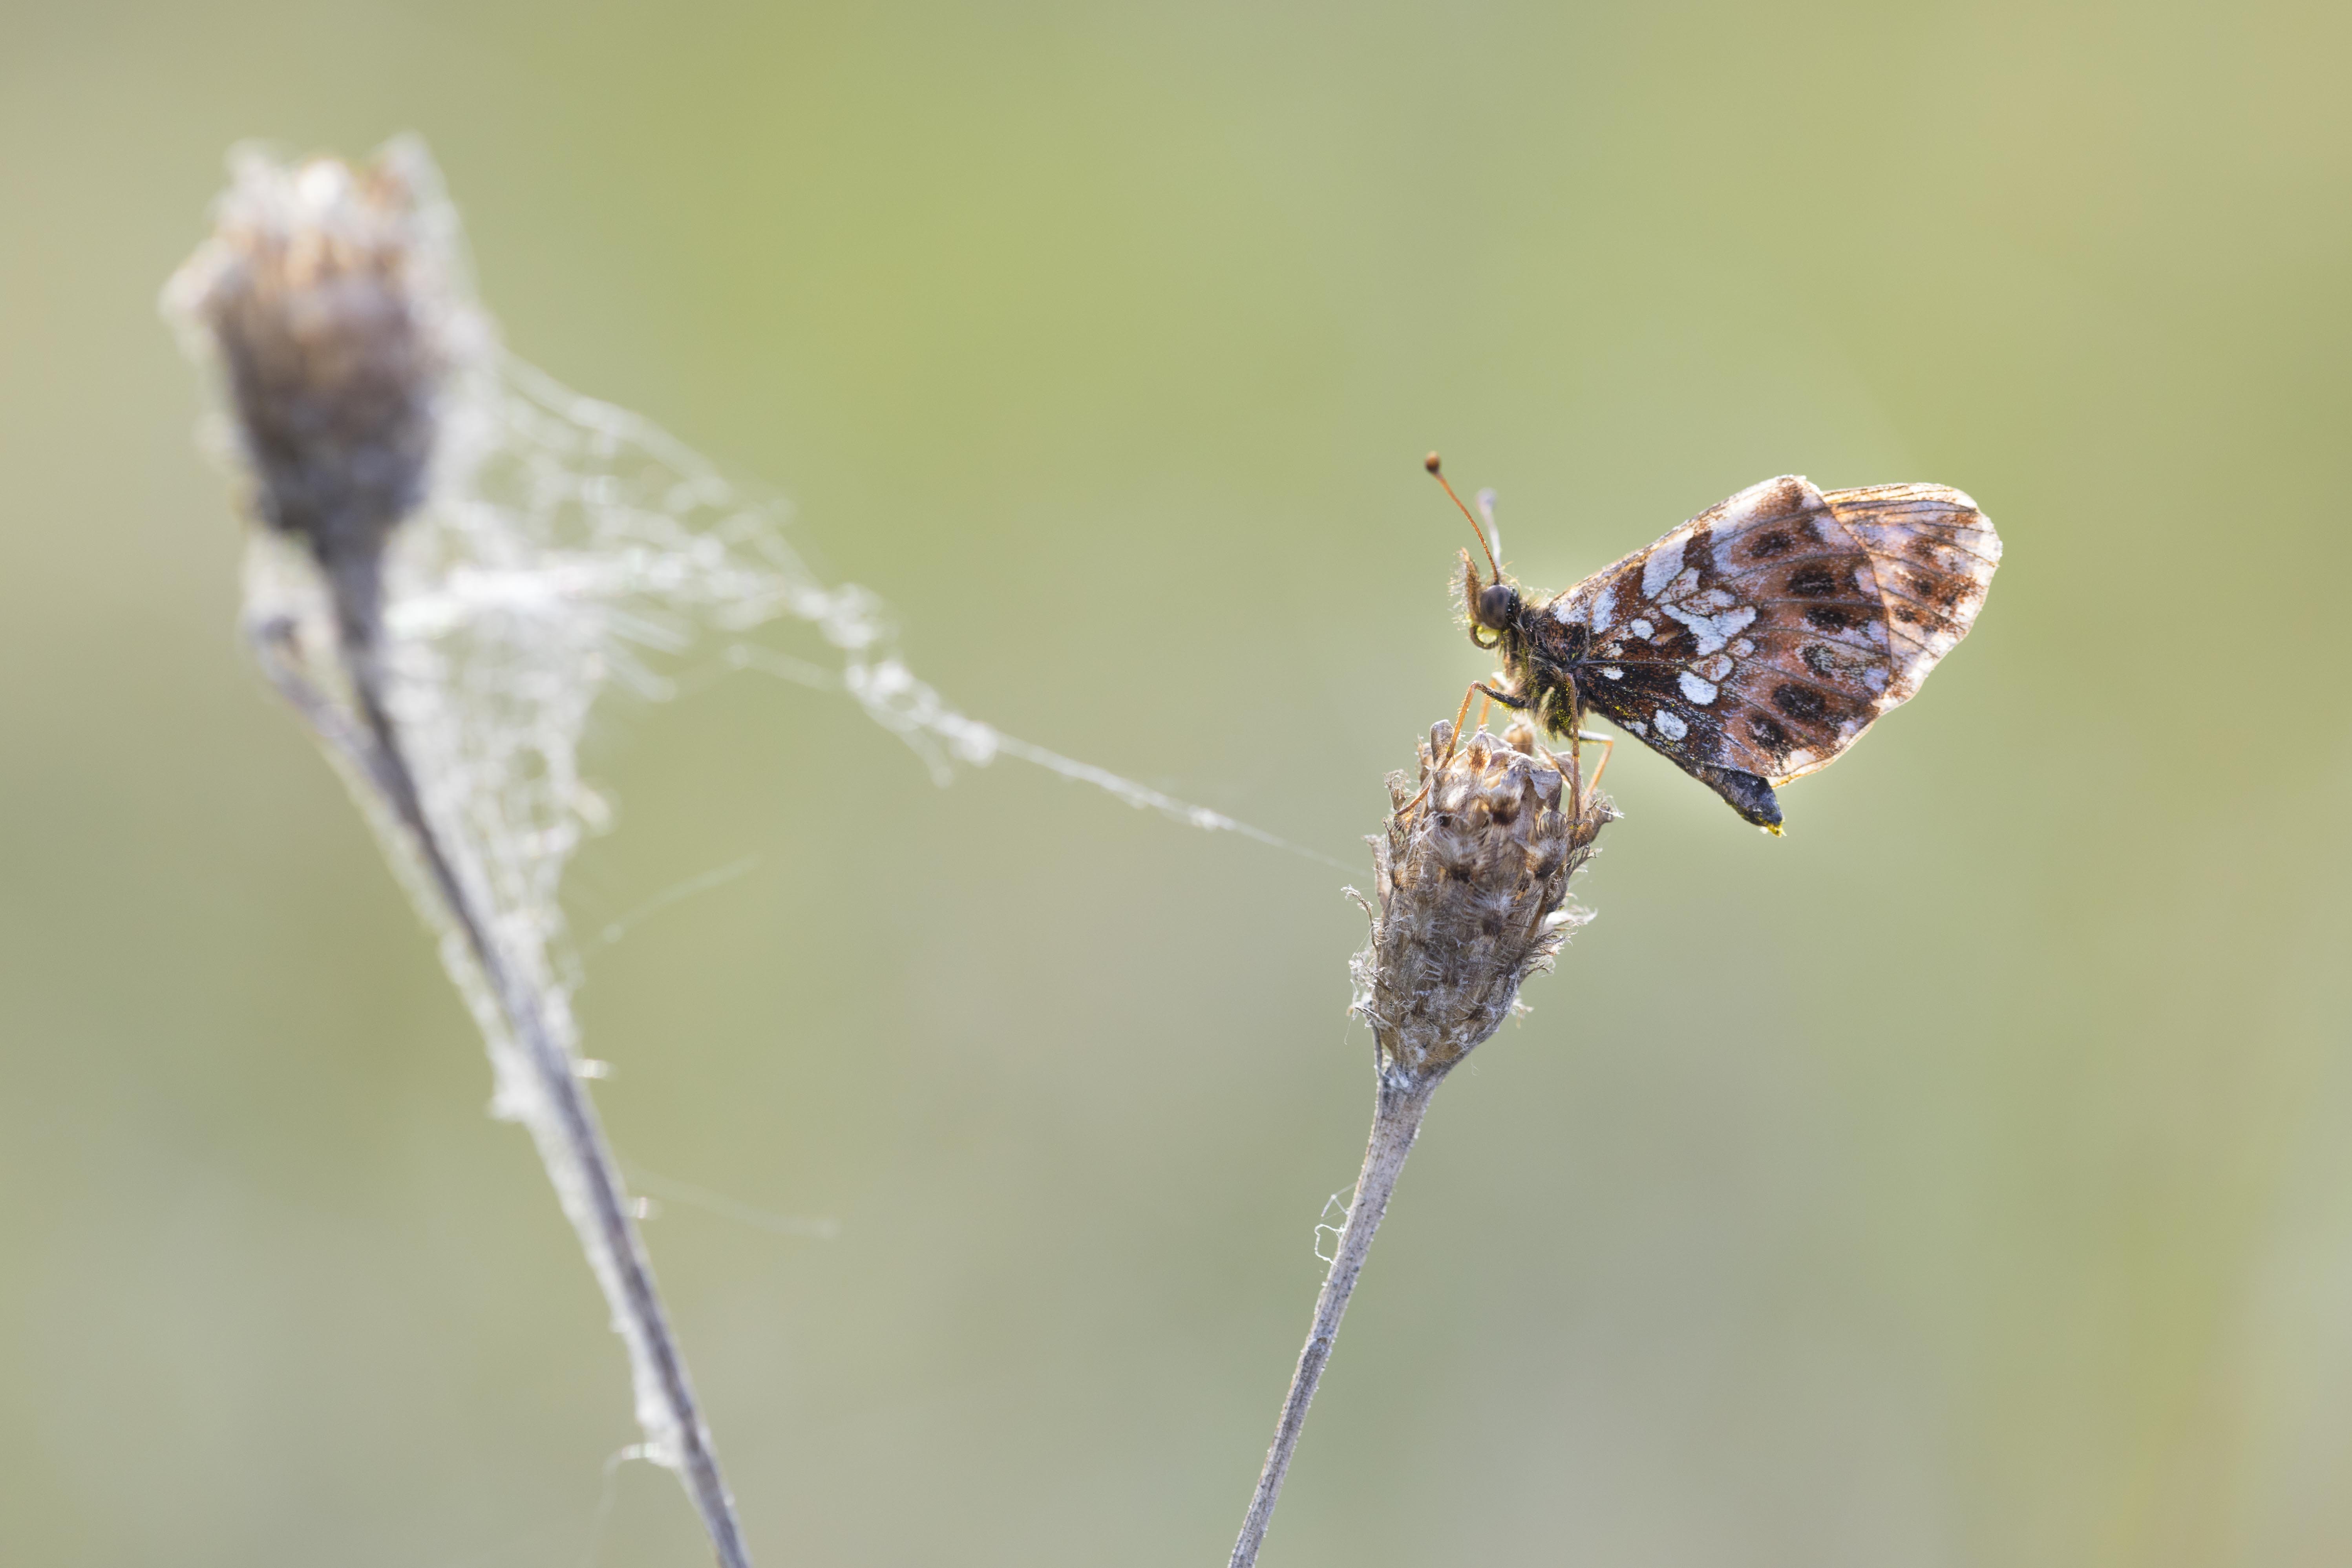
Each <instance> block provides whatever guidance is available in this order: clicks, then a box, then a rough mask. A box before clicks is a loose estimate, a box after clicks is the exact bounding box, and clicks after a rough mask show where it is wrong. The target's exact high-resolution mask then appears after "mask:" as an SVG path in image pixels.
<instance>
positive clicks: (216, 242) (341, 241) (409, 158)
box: [163, 142, 478, 629]
mask: <svg viewBox="0 0 2352 1568" xmlns="http://www.w3.org/2000/svg"><path fill="white" fill-rule="evenodd" d="M234 173H235V180H234V182H233V184H231V186H230V188H229V190H228V191H227V193H226V195H224V196H223V197H222V198H221V201H220V203H219V205H218V208H217V210H216V213H215V229H214V233H213V237H211V238H210V239H208V240H206V241H205V243H204V245H203V246H201V247H199V248H198V249H197V251H196V253H195V254H194V256H192V257H190V258H188V260H187V262H186V263H185V264H184V265H183V266H182V267H181V268H180V270H179V271H178V272H177V273H175V274H174V275H173V278H172V280H171V282H170V283H169V284H168V285H166V287H165V289H164V291H163V309H164V313H165V314H166V315H167V316H168V317H170V318H172V319H173V321H174V323H175V325H177V326H178V327H179V328H180V331H181V335H182V339H183V341H184V342H185V343H186V344H187V345H188V347H189V349H190V351H191V352H192V353H194V355H195V357H197V358H198V359H199V360H202V361H205V362H207V363H211V364H213V365H214V366H215V368H216V370H217V373H218V374H219V377H220V380H221V382H222V384H223V387H224V390H225V391H226V395H227V402H228V405H229V408H228V412H229V415H230V423H231V425H232V426H233V434H234V442H233V444H234V446H235V448H236V452H237V454H238V456H239V457H240V458H242V459H243V460H244V462H245V464H246V466H247V468H248V470H249V474H250V479H251V483H252V501H251V504H252V507H253V510H254V512H255V513H256V515H257V517H258V518H259V520H260V521H262V522H264V523H265V524H267V525H268V526H269V527H270V528H273V529H276V530H278V531H281V532H283V533H286V534H289V535H292V536H294V537H296V538H299V539H300V540H301V541H302V542H304V543H305V544H307V545H308V546H309V547H310V552H311V553H312V554H313V555H314V556H316V558H317V559H318V561H319V563H320V566H321V567H322V568H323V569H324V570H325V572H326V574H327V575H328V577H329V578H330V579H331V581H332V582H333V584H334V585H335V588H336V591H337V596H338V600H339V602H340V603H341V607H342V608H343V609H344V610H345V611H346V612H352V611H354V610H356V611H358V612H360V613H362V615H363V616H369V617H372V616H373V608H374V605H373V599H374V595H375V592H376V584H377V579H378V565H379V563H380V561H381V558H382V555H383V545H384V542H385V540H386V539H387V538H388V537H389V536H390V534H391V532H392V530H393V529H394V527H395V526H396V525H397V524H398V523H399V521H400V520H401V519H402V518H404V517H405V516H406V515H407V514H408V513H409V512H410V511H411V510H414V509H415V506H416V505H417V503H418V502H419V501H420V500H422V499H423V497H424V494H425V481H426V476H427V470H428V468H429V467H430V465H431V462H432V458H433V451H434V446H435V435H436V403H437V401H438V395H439V392H440V388H441V385H442V384H443V381H444V380H445V378H446V374H447V372H448V371H449V369H450V367H451V365H452V363H453V361H454V359H455V358H456V356H457V354H458V353H461V352H463V351H464V349H465V347H466V346H467V342H468V340H469V338H470V337H471V336H473V335H476V334H477V332H478V329H477V327H476V323H475V320H474V318H473V317H472V315H471V313H470V311H469V310H467V308H465V307H463V306H461V305H459V304H457V302H456V301H457V300H460V299H461V298H463V290H462V286H461V283H460V281H459V279H457V276H456V273H457V265H458V264H457V260H456V258H455V253H454V245H455V240H454V233H453V232H452V231H451V229H450V227H449V226H448V225H447V224H446V222H445V221H443V215H444V214H445V212H446V204H445V203H443V202H441V201H440V199H439V192H438V189H437V185H436V182H435V176H434V172H433V167H432V164H431V163H430V161H429V160H428V159H426V158H425V155H424V152H423V149H422V148H421V147H420V146H417V145H416V144H415V143H413V142H395V143H394V144H393V145H392V146H390V147H388V148H386V149H385V150H384V152H383V153H381V154H380V155H379V156H378V158H377V159H376V161H375V162H374V163H371V164H369V165H367V166H365V167H362V168H356V169H355V168H352V166H350V165H349V164H346V163H341V162H339V161H337V160H334V159H331V158H320V159H314V160H312V161H310V162H309V163H299V164H289V163H279V162H278V161H276V160H273V159H271V158H269V157H268V156H266V155H264V154H262V153H257V152H247V153H242V154H240V155H239V157H238V158H237V159H236V164H235V169H234ZM347 629H349V628H347ZM362 629H365V628H362Z"/></svg>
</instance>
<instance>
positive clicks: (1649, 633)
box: [1625, 621, 1658, 642]
mask: <svg viewBox="0 0 2352 1568" xmlns="http://www.w3.org/2000/svg"><path fill="white" fill-rule="evenodd" d="M1625 629H1626V630H1627V631H1630V632H1632V633H1633V635H1634V636H1635V637H1640V638H1641V639H1642V640H1643V642H1648V641H1649V640H1650V638H1651V637H1654V636H1655V635H1656V633H1657V629H1658V628H1657V627H1655V626H1652V625H1651V624H1650V623H1649V622H1647V621H1635V622H1634V623H1633V625H1632V626H1628V627H1626V628H1625Z"/></svg>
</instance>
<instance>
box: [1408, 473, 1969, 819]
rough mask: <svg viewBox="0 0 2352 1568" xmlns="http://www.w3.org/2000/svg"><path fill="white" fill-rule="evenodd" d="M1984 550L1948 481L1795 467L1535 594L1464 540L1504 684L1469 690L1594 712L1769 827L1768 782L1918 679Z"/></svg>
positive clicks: (1469, 580)
mask: <svg viewBox="0 0 2352 1568" xmlns="http://www.w3.org/2000/svg"><path fill="white" fill-rule="evenodd" d="M1428 467H1429V470H1430V472H1432V473H1433V474H1435V473H1438V465H1437V459H1436V457H1435V455H1434V454H1433V455H1432V456H1431V458H1430V459H1429V464H1428ZM1439 477H1440V479H1441V480H1442V479H1443V478H1444V476H1443V475H1442V474H1440V475H1439ZM1447 489H1448V490H1449V491H1450V490H1451V489H1452V487H1451V486H1448V487H1447ZM1466 510H1467V509H1465V512H1466ZM1479 537H1480V539H1481V541H1482V542H1483V541H1484V539H1485V537H1486V535H1485V532H1484V531H1481V532H1480V535H1479ZM1489 563H1490V564H1492V556H1491V552H1490V554H1489ZM1999 564H2000V535H1999V534H1997V533H1995V532H1994V531H1993V527H1992V524H1991V522H1990V521H1988V520H1987V519H1986V517H1985V515H1984V513H1983V512H1981V511H1979V510H1977V504H1976V502H1975V501H1973V500H1969V498H1968V497H1967V496H1966V495H1963V494H1962V493H1961V492H1960V491H1958V490H1956V489H1950V488H1949V487H1948V486H1945V485H1873V486H1870V487H1868V488H1866V489H1853V490H1829V491H1826V492H1824V491H1822V490H1820V489H1815V488H1814V486H1813V485H1812V483H1811V481H1810V480H1807V479H1800V478H1798V477H1796V476H1794V475H1783V476H1782V477H1780V479H1766V480H1765V481H1764V482H1763V483H1762V484H1759V485H1751V486H1749V487H1748V489H1744V490H1742V491H1740V492H1739V493H1738V495H1736V496H1733V497H1732V498H1731V499H1730V500H1727V501H1723V502H1721V503H1719V504H1717V505H1716V506H1712V507H1709V508H1708V509H1707V510H1705V511H1703V512H1701V513H1699V515H1698V516H1696V517H1695V518H1693V519H1691V520H1690V521H1688V522H1686V523H1684V524H1683V525H1682V526H1681V527H1680V528H1677V529H1675V531H1673V532H1672V533H1669V534H1667V535H1666V536H1665V537H1664V539H1661V540H1659V541H1658V542H1656V543H1655V544H1653V545H1651V546H1650V547H1649V548H1648V549H1646V550H1637V551H1635V552H1633V554H1631V555H1628V556H1626V557H1625V558H1624V559H1623V560H1622V561H1620V562H1618V563H1616V564H1615V565H1613V566H1610V567H1606V568H1604V569H1603V570H1601V571H1599V572H1596V573H1594V574H1592V575H1591V576H1590V577H1588V578H1586V579H1585V580H1584V581H1583V582H1581V583H1579V584H1577V585H1576V586H1575V587H1573V588H1570V589H1569V590H1568V591H1566V592H1565V593H1562V594H1558V595H1554V596H1552V597H1551V598H1549V599H1545V600H1542V601H1540V602H1531V601H1530V600H1529V599H1528V597H1527V596H1526V595H1523V594H1522V593H1521V592H1520V590H1519V588H1518V586H1517V584H1514V583H1512V582H1511V581H1510V580H1509V579H1508V578H1507V577H1505V576H1504V575H1503V574H1502V572H1501V570H1500V569H1499V568H1497V569H1496V573H1495V580H1494V581H1493V582H1491V583H1489V582H1484V581H1482V580H1481V579H1480V577H1479V575H1478V570H1477V568H1476V567H1475V565H1474V564H1472V563H1471V560H1470V555H1469V552H1467V551H1465V552H1463V556H1462V571H1463V595H1464V603H1465V606H1466V608H1467V610H1468V613H1469V620H1470V639H1471V640H1472V641H1473V642H1475V643H1476V644H1478V646H1479V647H1492V648H1494V649H1496V651H1497V652H1498V653H1499V654H1500V655H1501V658H1502V662H1503V671H1502V681H1503V684H1502V685H1501V686H1500V687H1495V686H1487V685H1484V684H1481V685H1480V686H1478V687H1477V688H1475V689H1477V690H1480V691H1484V692H1485V693H1486V695H1487V696H1489V697H1492V698H1494V699H1495V700H1496V701H1499V702H1502V703H1504V704H1505V705H1507V706H1508V707H1512V708H1517V709H1522V710H1530V711H1531V712H1532V714H1533V716H1534V718H1535V719H1536V721H1537V722H1538V724H1539V725H1540V726H1541V727H1542V728H1544V729H1546V730H1549V731H1552V732H1553V733H1555V734H1559V735H1568V736H1572V735H1573V734H1574V733H1575V731H1576V729H1577V726H1578V725H1579V724H1580V722H1581V721H1582V720H1583V717H1584V715H1585V714H1587V713H1599V714H1600V715H1601V716H1602V717H1603V718H1606V719H1608V720H1609V721H1612V723H1614V724H1616V725H1617V726H1618V727H1619V728H1621V729H1622V730H1624V731H1627V732H1628V733H1630V734H1633V735H1634V736H1636V737H1638V738H1639V739H1640V740H1641V741H1643V742H1644V743H1645V744H1647V745H1648V746H1649V747H1650V748H1651V749H1652V750H1654V751H1655V752H1659V753H1660V754H1661V755H1663V756H1664V757H1666V758H1667V759H1668V760H1670V761H1671V762H1673V763H1675V766H1677V767H1679V768H1681V769H1682V770H1683V771H1684V772H1685V773H1689V774H1690V775H1691V776H1692V777H1693V778H1695V779H1697V780H1698V781H1699V782H1700V783H1702V784H1706V785H1707V786H1708V787H1709V788H1711V789H1713V790H1714V791H1715V792H1716V793H1717V795H1721V796H1722V797H1723V798H1724V799H1725V800H1726V801H1727V802H1728V803H1729V804H1730V805H1731V808H1732V809H1733V810H1734V811H1736V812H1738V814H1739V815H1740V816H1743V817H1746V818H1747V819H1748V821H1749V822H1752V823H1754V824H1756V825H1757V826H1759V827H1765V828H1769V829H1770V830H1771V831H1773V832H1775V833H1777V832H1779V831H1780V801H1779V800H1778V799H1777V798H1776V797H1775V796H1774V795H1773V793H1772V791H1773V787H1774V786H1775V785H1778V784H1787V783H1788V782H1789V781H1790V780H1791V779H1799V778H1802V777H1804V776H1805V775H1806V774H1807V773H1817V772H1819V771H1820V770H1821V769H1822V768H1825V767H1827V766H1829V765H1830V763H1832V762H1834V761H1836V760H1837V758H1838V756H1839V754H1840V753H1842V752H1844V750H1845V749H1846V748H1847V747H1848V746H1851V745H1853V743H1854V742H1855V741H1857V740H1859V739H1861V737H1862V732H1863V731H1864V730H1867V729H1868V728H1870V725H1871V721H1873V720H1874V719H1876V718H1877V717H1878V716H1879V715H1880V714H1882V713H1885V711H1886V710H1889V709H1891V708H1894V707H1895V706H1896V705H1898V704H1900V703H1902V702H1904V701H1906V700H1908V699H1909V698H1910V696H1911V695H1912V694H1913V693H1914V692H1916V691H1917V690H1918V689H1919V683H1920V682H1921V681H1923V680H1925V679H1927V672H1928V671H1929V670H1930V669H1933V668H1935V667H1936V661H1937V660H1938V659H1940V658H1943V657H1944V656H1945V655H1946V654H1948V653H1949V652H1951V651H1952V649H1953V648H1954V647H1957V646H1958V643H1959V640H1960V639H1961V638H1962V637H1966V636H1968V633H1969V626H1970V625H1971V624H1973V623H1974V621H1975V620H1976V616H1977V611H1978V609H1979V607H1980V606H1981V605H1983V604H1984V597H1985V590H1986V588H1987V587H1988V586H1989V585H1990V584H1991V582H1992V574H1993V568H1994V567H1996V566H1998V565H1999Z"/></svg>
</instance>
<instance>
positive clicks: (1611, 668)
mask: <svg viewBox="0 0 2352 1568" xmlns="http://www.w3.org/2000/svg"><path fill="white" fill-rule="evenodd" d="M1601 674H1603V675H1605V676H1607V677H1608V678H1609V679H1612V680H1622V679H1625V672H1624V671H1623V670H1622V669H1620V668H1617V667H1616V666H1615V665H1613V664H1604V665H1602V666H1601Z"/></svg>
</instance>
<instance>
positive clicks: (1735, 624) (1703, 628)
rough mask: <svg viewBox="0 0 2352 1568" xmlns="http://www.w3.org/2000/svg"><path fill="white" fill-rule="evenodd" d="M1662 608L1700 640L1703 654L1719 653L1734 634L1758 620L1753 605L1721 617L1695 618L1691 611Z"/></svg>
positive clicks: (1672, 606)
mask: <svg viewBox="0 0 2352 1568" xmlns="http://www.w3.org/2000/svg"><path fill="white" fill-rule="evenodd" d="M1660 607H1661V608H1663V609H1664V611H1665V613H1666V614H1668V615H1670V616H1674V618H1675V619H1676V620H1678V621H1680V622H1682V624H1683V625H1685V626H1688V627H1689V628H1690V631H1691V636H1693V637H1696V638H1697V639H1698V651H1699V652H1701V653H1714V652H1716V651H1717V650H1718V649H1720V648H1721V647H1723V645H1724V644H1726V643H1727V642H1729V641H1730V640H1731V635H1732V634H1733V633H1734V632H1738V631H1744V630H1746V629H1747V627H1748V623H1749V622H1750V621H1753V620H1754V619H1755V618H1756V609H1755V606H1754V605H1740V606H1739V608H1738V609H1736V610H1726V611H1724V612H1723V614H1721V615H1719V616H1694V615H1692V614H1691V613H1690V612H1689V611H1687V610H1678V609H1676V608H1675V606H1674V605H1662V606H1660Z"/></svg>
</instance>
